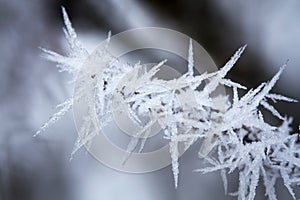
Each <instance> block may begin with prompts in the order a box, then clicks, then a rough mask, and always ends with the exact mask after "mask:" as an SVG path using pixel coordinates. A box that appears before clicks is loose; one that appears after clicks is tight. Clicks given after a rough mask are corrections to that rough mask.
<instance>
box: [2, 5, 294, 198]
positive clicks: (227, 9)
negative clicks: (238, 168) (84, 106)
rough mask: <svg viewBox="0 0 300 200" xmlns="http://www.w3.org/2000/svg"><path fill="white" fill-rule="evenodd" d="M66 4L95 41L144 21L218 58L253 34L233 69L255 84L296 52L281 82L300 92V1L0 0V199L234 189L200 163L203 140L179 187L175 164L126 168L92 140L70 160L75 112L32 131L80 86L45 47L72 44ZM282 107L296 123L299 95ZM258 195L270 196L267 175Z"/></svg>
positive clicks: (282, 87)
mask: <svg viewBox="0 0 300 200" xmlns="http://www.w3.org/2000/svg"><path fill="white" fill-rule="evenodd" d="M61 6H65V7H66V10H67V12H68V14H69V16H70V18H71V21H72V22H73V26H74V27H75V29H76V31H77V33H78V37H79V39H80V40H81V41H82V43H83V44H84V45H85V47H86V48H87V49H89V50H90V51H92V50H93V48H94V47H95V46H96V45H97V44H98V43H99V42H101V41H102V40H104V39H105V38H106V35H107V32H108V31H109V30H111V31H112V34H117V33H119V32H121V31H124V30H127V29H131V28H136V27H145V26H159V27H165V28H171V29H174V30H177V31H181V32H182V33H185V34H186V35H189V36H191V37H192V38H193V39H195V40H197V41H198V42H199V43H200V44H201V45H203V47H204V48H205V49H206V50H207V51H208V53H209V54H210V55H211V57H212V58H213V60H214V61H215V63H216V64H217V66H219V67H221V66H222V65H223V64H225V63H226V61H227V60H228V59H229V58H230V56H231V55H232V54H233V53H234V52H235V50H236V49H237V48H238V47H240V46H242V45H244V44H248V47H247V49H246V51H245V53H244V54H243V56H242V58H241V59H240V60H239V61H238V63H237V65H236V66H235V67H234V68H233V70H232V71H231V72H230V73H229V77H230V78H232V79H233V80H234V81H238V82H240V83H242V84H243V85H245V86H247V87H248V88H252V87H256V86H257V85H258V84H259V83H260V82H262V81H266V80H269V79H270V78H271V77H272V76H273V75H274V74H275V73H276V72H277V70H278V69H279V67H280V66H281V65H282V64H284V63H285V62H286V60H287V59H289V62H288V67H287V68H286V70H285V72H284V74H283V75H282V77H281V79H280V80H279V81H278V83H277V85H276V87H275V89H274V91H275V92H276V93H281V94H284V95H287V96H290V97H292V98H295V99H300V90H299V85H300V79H299V73H300V56H299V55H298V52H299V49H300V12H299V10H300V1H294V0H286V1H271V0H266V1H259V0H253V1H247V2H245V1H238V0H233V1H217V0H204V1H196V0H184V1H183V0H172V1H171V0H165V1H159V0H152V1H146V0H139V1H138V0H99V1H96V0H78V1H66V0H65V1H51V0H48V1H47V0H44V1H38V0H29V1H21V0H0V44H1V46H0V125H1V128H0V200H19V199H22V200H40V199H43V200H48V199H49V200H50V199H51V200H52V199H56V200H69V199H70V200H96V199H107V200H110V199H125V200H127V199H128V200H129V199H130V200H137V199H146V200H147V199H149V200H150V199H151V200H153V199H155V200H164V199H174V200H185V199H187V200H196V199H197V200H202V199H205V200H210V199H212V200H214V199H235V198H234V197H230V196H225V195H224V189H223V184H222V182H221V178H220V175H219V174H218V173H212V174H208V175H200V174H197V173H193V172H192V170H194V169H196V168H199V167H201V166H202V165H203V163H202V161H201V160H198V159H196V157H197V150H198V147H197V146H193V147H192V148H190V149H189V150H188V151H187V152H186V153H185V154H184V155H183V156H182V157H181V158H180V164H181V165H180V170H181V171H180V178H179V188H178V189H177V190H176V189H174V187H173V177H172V172H171V167H170V166H169V167H167V168H164V169H162V170H159V171H156V172H152V173H148V174H141V175H137V174H126V173H121V172H117V171H114V170H112V169H110V168H107V167H105V166H103V165H102V164H101V163H98V162H97V161H95V160H94V159H93V158H92V157H91V156H90V155H88V154H86V153H85V152H84V150H81V151H80V152H79V153H78V154H77V156H76V157H75V159H74V160H73V161H72V162H69V155H70V153H71V151H72V146H73V143H74V141H75V139H76V130H75V126H74V123H73V119H72V113H71V112H70V113H69V114H68V115H67V116H66V117H65V118H63V120H61V121H59V122H58V123H57V124H56V125H54V126H52V127H51V128H50V129H49V130H48V131H46V132H45V133H43V134H42V135H40V136H39V137H38V138H33V137H32V135H33V134H34V133H35V131H36V130H38V129H39V127H40V126H41V125H42V124H43V122H45V121H46V120H47V119H48V117H49V116H50V115H51V114H52V113H53V112H54V111H55V109H54V106H55V105H56V104H58V103H60V102H62V101H63V100H64V99H66V98H68V97H69V96H70V95H71V94H72V85H71V84H68V80H69V78H70V77H69V76H68V75H67V74H63V73H59V72H58V70H57V69H56V68H55V65H54V64H53V63H50V62H48V61H45V60H43V59H42V58H41V57H40V50H39V48H38V47H45V48H48V49H52V50H54V51H57V52H60V53H66V49H65V46H66V43H65V41H64V36H63V32H62V26H63V20H62V15H61ZM276 108H278V110H279V111H280V112H281V113H282V114H286V115H288V116H293V117H294V124H293V127H294V130H295V132H296V131H297V124H299V121H300V109H299V103H293V104H289V103H278V104H277V105H276ZM267 120H270V122H271V123H272V124H278V121H276V120H273V119H271V118H270V119H267ZM237 181H238V180H237V177H236V175H235V174H233V175H232V176H231V178H230V180H229V191H230V192H235V190H236V189H237ZM277 185H278V186H277V187H278V190H277V192H278V199H291V197H290V196H289V195H288V192H287V190H286V189H285V188H284V187H283V183H282V182H281V181H278V184H277ZM299 190H300V189H299V187H298V188H297V189H296V193H297V194H298V197H300V191H299ZM256 199H265V197H264V188H263V185H262V183H261V182H260V185H259V187H258V189H257V197H256Z"/></svg>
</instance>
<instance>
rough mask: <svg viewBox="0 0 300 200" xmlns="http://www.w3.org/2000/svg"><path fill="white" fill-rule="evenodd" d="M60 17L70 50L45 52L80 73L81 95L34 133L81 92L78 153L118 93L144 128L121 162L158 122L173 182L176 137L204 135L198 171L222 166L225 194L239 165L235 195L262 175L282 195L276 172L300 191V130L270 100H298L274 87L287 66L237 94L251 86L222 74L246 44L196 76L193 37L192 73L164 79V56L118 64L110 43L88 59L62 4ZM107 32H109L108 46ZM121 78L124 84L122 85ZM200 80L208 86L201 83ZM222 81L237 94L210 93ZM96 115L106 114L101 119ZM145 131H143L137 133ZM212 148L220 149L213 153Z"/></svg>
mask: <svg viewBox="0 0 300 200" xmlns="http://www.w3.org/2000/svg"><path fill="white" fill-rule="evenodd" d="M63 17H64V21H65V26H66V28H65V29H64V32H65V36H66V39H67V41H68V44H69V47H70V50H71V51H70V52H71V53H70V54H69V55H68V56H63V55H59V54H57V53H55V52H53V51H49V50H45V49H42V50H43V51H44V53H45V54H44V55H45V57H46V58H47V59H48V60H51V61H54V62H56V63H57V66H58V67H59V69H60V70H61V71H67V72H70V73H72V74H73V75H74V79H76V78H77V77H78V76H82V77H81V78H80V80H82V82H80V83H78V85H79V87H78V90H76V92H77V94H75V95H74V97H73V98H70V99H68V100H66V101H65V102H64V103H62V104H60V105H58V106H57V108H58V109H59V111H58V112H57V113H55V114H54V115H53V116H52V117H50V119H49V120H48V122H46V123H45V124H44V125H43V126H42V127H41V129H40V130H39V131H38V132H37V133H36V135H37V134H39V133H40V132H41V131H44V130H45V129H46V128H47V127H48V126H49V125H51V124H53V123H55V122H56V121H57V120H59V119H60V118H61V117H62V116H63V115H64V114H65V113H66V112H67V111H68V110H69V109H70V108H71V107H72V105H73V102H74V101H79V100H81V99H84V101H85V102H86V103H87V105H88V112H87V116H85V118H84V122H83V123H82V125H81V127H80V129H79V136H78V139H77V141H76V143H75V146H74V150H73V152H72V155H73V154H74V153H75V152H76V151H77V150H78V149H79V148H81V147H82V146H83V145H87V144H88V143H90V142H91V141H92V139H93V138H94V137H95V136H96V135H97V134H98V133H99V131H100V129H102V128H104V127H105V126H106V125H107V124H108V123H109V122H111V121H112V120H113V119H112V112H113V111H112V101H113V98H114V94H115V92H117V94H118V96H119V97H120V99H119V101H120V102H122V103H120V105H118V104H117V106H120V108H122V109H124V108H125V110H126V111H127V112H128V116H129V117H130V119H131V120H132V122H133V123H135V124H136V125H137V126H138V127H140V131H138V132H137V133H135V137H132V139H131V141H130V143H129V144H128V147H127V151H128V152H129V155H128V156H127V157H126V158H125V160H124V164H126V160H127V159H130V153H132V152H133V151H134V150H135V149H136V148H137V146H138V144H140V148H139V150H138V152H141V151H142V150H143V146H144V144H145V142H146V139H145V138H147V137H145V136H147V135H148V134H149V130H150V127H151V126H152V125H153V124H154V123H159V125H160V126H161V127H162V129H163V130H164V139H167V140H168V141H169V147H170V149H169V151H170V156H171V158H172V170H173V175H174V182H175V187H177V185H178V175H179V169H178V166H179V163H178V158H179V154H180V148H179V144H183V145H184V149H187V148H189V146H190V145H192V144H193V143H194V142H195V141H196V140H197V139H199V138H202V139H203V142H202V146H201V148H200V151H199V156H200V157H201V158H204V159H205V160H207V161H208V163H209V164H210V166H208V167H206V168H203V169H198V170H196V171H200V172H202V173H208V172H213V171H220V173H221V176H222V179H223V182H224V188H225V193H227V178H226V173H231V172H233V171H235V170H238V171H239V189H238V192H236V193H235V194H236V195H238V198H239V199H249V200H252V199H254V197H255V190H256V187H257V185H258V181H259V179H260V177H262V178H263V181H264V184H265V187H266V195H267V196H268V198H269V199H277V198H276V194H275V188H274V186H275V183H276V180H277V179H278V178H282V179H283V181H284V184H285V186H286V187H287V189H288V190H289V192H290V193H291V195H292V196H293V198H294V199H295V198H296V197H295V195H294V192H293V189H292V188H293V186H295V185H297V184H298V185H299V184H300V145H299V144H298V142H299V136H298V134H296V133H292V130H291V129H290V127H289V126H290V124H291V122H292V120H291V118H287V117H284V116H282V115H281V114H280V113H279V112H278V111H277V110H276V109H275V108H274V107H273V106H272V105H271V104H270V103H269V102H270V101H272V102H275V103H276V102H277V101H287V102H295V100H293V99H291V98H288V97H284V96H282V95H279V94H272V93H270V91H271V89H272V88H273V86H274V85H275V83H276V81H277V80H278V79H279V77H280V75H281V73H282V72H283V70H284V68H285V65H284V66H282V67H281V68H280V70H279V72H278V73H277V74H276V75H275V76H274V77H273V78H272V79H271V80H270V81H269V82H266V83H262V84H261V85H260V86H258V87H257V88H255V89H250V90H249V91H248V92H247V93H246V94H245V95H244V96H241V97H240V96H239V94H238V90H239V89H246V88H245V87H244V86H242V85H241V84H239V83H235V82H233V81H231V80H229V79H227V78H225V76H226V75H227V73H228V72H229V71H230V70H231V68H232V67H233V66H234V64H235V63H236V62H237V60H238V59H239V57H240V56H241V54H242V53H243V51H244V50H245V47H246V46H243V47H241V48H240V49H238V51H237V52H236V53H235V54H234V55H233V56H232V58H231V59H230V60H229V61H228V62H227V63H226V64H225V65H224V67H222V68H221V69H220V70H219V71H216V72H213V73H203V74H201V75H197V76H195V75H194V73H193V68H194V60H193V45H192V40H190V44H189V49H188V53H189V56H188V66H187V72H186V73H185V74H183V75H182V76H181V77H179V78H176V79H173V80H168V81H167V80H162V79H158V78H155V74H156V73H157V72H158V71H159V69H160V67H161V66H163V65H164V64H165V63H166V62H167V60H163V61H161V62H160V63H158V64H156V65H155V66H154V67H152V68H151V69H149V70H148V69H147V68H146V67H145V66H144V65H142V64H140V63H137V64H136V65H134V66H131V65H128V64H125V65H120V64H117V60H116V59H115V58H113V57H112V56H111V55H110V54H109V52H108V51H107V46H106V47H104V48H103V49H102V50H101V51H99V52H98V55H97V56H98V57H97V58H94V59H91V58H89V59H88V57H89V53H88V52H87V51H86V50H85V49H84V48H83V47H82V45H81V43H80V42H79V41H78V40H77V36H76V33H75V31H74V29H73V28H72V25H71V23H70V20H69V18H68V16H67V14H66V11H65V9H64V8H63ZM109 38H110V34H109V37H108V40H107V45H109ZM87 59H88V62H96V61H95V59H100V60H101V63H102V65H101V66H98V65H97V67H93V63H88V65H85V67H82V65H83V64H84V63H85V62H86V60H87ZM82 68H84V69H82ZM124 79H125V81H124ZM120 81H123V82H125V83H126V84H124V85H123V86H121V87H119V86H118V84H119V83H120ZM203 84H204V87H203V89H199V88H200V87H199V86H201V85H203ZM219 85H224V86H226V87H230V88H232V91H233V98H232V100H229V99H228V97H224V96H213V95H212V93H213V92H214V91H215V90H216V88H217V87H218V86H219ZM94 94H96V97H95V95H94ZM75 97H76V99H74V98H75ZM216 102H218V103H216ZM220 102H221V103H220ZM124 105H125V107H124ZM260 106H261V107H264V108H265V109H266V110H268V111H270V112H271V113H272V114H273V115H274V116H275V117H277V118H279V119H280V120H282V125H281V126H279V127H275V126H271V125H269V124H268V123H267V122H265V120H264V117H263V114H262V112H261V111H260V110H259V107H260ZM94 110H96V112H94ZM98 120H100V121H101V123H100V125H99V126H98V125H97V124H99V123H98V122H99V121H98ZM140 136H144V137H143V138H142V139H140ZM211 151H215V152H216V153H210V152H211Z"/></svg>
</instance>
